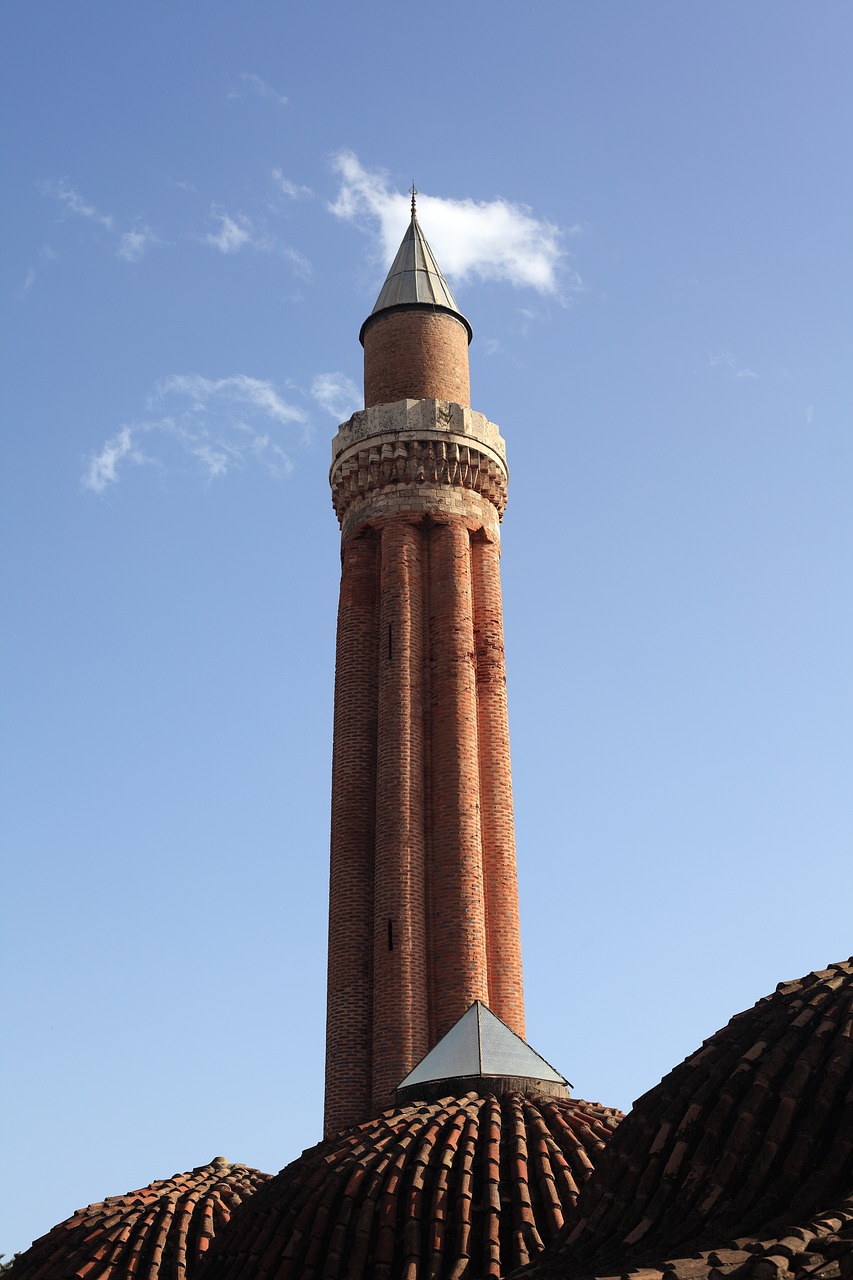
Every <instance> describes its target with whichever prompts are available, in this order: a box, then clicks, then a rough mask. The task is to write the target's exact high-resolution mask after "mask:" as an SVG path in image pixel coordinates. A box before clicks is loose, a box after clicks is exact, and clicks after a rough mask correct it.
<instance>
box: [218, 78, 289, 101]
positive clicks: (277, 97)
mask: <svg viewBox="0 0 853 1280" xmlns="http://www.w3.org/2000/svg"><path fill="white" fill-rule="evenodd" d="M240 82H241V84H243V85H245V87H246V88H247V89H248V90H249V92H250V93H255V94H257V95H258V97H259V98H263V99H264V100H265V101H266V102H274V103H275V104H276V106H278V107H286V106H287V104H288V101H289V99H288V98H286V97H285V96H284V94H283V93H279V92H278V90H277V89H274V88H273V87H272V85H270V84H267V82H266V80H262V79H261V77H260V76H257V75H255V73H254V72H253V71H243V72H241V74H240ZM242 96H243V94H242V93H240V91H239V90H238V89H232V90H231V91H230V92H229V94H228V97H229V98H242Z"/></svg>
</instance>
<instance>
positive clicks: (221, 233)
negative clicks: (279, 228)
mask: <svg viewBox="0 0 853 1280" xmlns="http://www.w3.org/2000/svg"><path fill="white" fill-rule="evenodd" d="M210 216H211V217H212V218H216V219H217V220H218V222H219V229H218V230H217V231H211V232H208V233H207V235H203V236H199V237H198V238H199V239H200V240H201V242H202V244H208V245H210V246H211V248H213V249H218V250H219V252H220V253H238V252H239V251H240V249H243V248H249V249H253V250H254V251H255V252H256V253H273V254H277V255H278V256H279V257H281V258H283V259H284V260H285V261H286V262H289V263H290V265H291V267H292V269H293V271H294V272H295V274H296V275H298V276H302V277H303V278H304V277H307V276H309V275H310V274H311V270H312V267H311V263H310V261H309V260H308V258H306V257H305V254H304V253H300V252H299V250H298V249H294V248H293V246H292V245H289V244H285V243H284V242H283V241H281V240H279V239H277V238H276V237H275V236H274V235H270V234H269V232H267V231H266V230H265V229H264V228H263V227H259V226H257V225H256V223H254V222H253V221H252V219H251V218H249V217H247V216H246V214H245V213H237V214H235V215H234V217H233V218H232V217H231V215H230V214H227V213H219V212H218V211H217V210H215V209H212V210H211V212H210Z"/></svg>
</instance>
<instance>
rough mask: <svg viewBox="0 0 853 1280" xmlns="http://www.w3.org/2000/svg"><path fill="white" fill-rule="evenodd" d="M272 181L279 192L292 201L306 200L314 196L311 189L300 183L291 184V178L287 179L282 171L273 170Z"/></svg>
mask: <svg viewBox="0 0 853 1280" xmlns="http://www.w3.org/2000/svg"><path fill="white" fill-rule="evenodd" d="M272 179H273V182H274V183H275V185H276V186H277V187H278V189H279V191H281V192H282V194H283V195H286V196H288V198H289V199H291V200H304V199H306V198H307V197H308V196H313V194H314V192H313V191H312V190H311V188H310V187H305V186H302V185H301V184H300V183H298V182H291V181H290V179H289V178H285V176H284V174H283V173H282V171H281V169H273V170H272Z"/></svg>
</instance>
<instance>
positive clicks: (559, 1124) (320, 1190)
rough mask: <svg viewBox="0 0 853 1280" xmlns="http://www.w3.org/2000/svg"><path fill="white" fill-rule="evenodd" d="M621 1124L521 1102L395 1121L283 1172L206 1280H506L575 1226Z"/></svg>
mask: <svg viewBox="0 0 853 1280" xmlns="http://www.w3.org/2000/svg"><path fill="white" fill-rule="evenodd" d="M619 1119H620V1113H619V1112H618V1111H612V1110H609V1109H607V1108H605V1107H601V1106H599V1105H598V1104H597V1103H589V1102H580V1101H575V1100H573V1099H570V1098H565V1099H564V1098H560V1099H555V1098H538V1099H537V1098H532V1097H528V1096H526V1095H525V1094H522V1093H506V1094H504V1095H503V1096H502V1097H500V1098H495V1097H494V1096H492V1095H487V1096H486V1097H478V1096H477V1095H476V1094H475V1093H470V1094H467V1095H466V1096H465V1097H462V1098H443V1099H441V1100H440V1101H439V1102H434V1103H413V1104H411V1105H410V1106H406V1107H401V1108H399V1109H398V1110H395V1111H388V1112H385V1114H384V1115H382V1116H380V1117H379V1118H378V1119H377V1120H373V1121H370V1122H369V1123H367V1124H364V1125H360V1126H358V1127H356V1128H353V1129H348V1130H346V1131H345V1132H344V1133H342V1134H340V1135H338V1136H337V1137H336V1138H333V1139H331V1140H330V1141H328V1142H323V1143H320V1144H319V1145H318V1146H316V1147H313V1148H311V1149H310V1150H309V1151H306V1152H304V1153H303V1155H302V1156H301V1157H300V1158H299V1159H298V1160H295V1161H294V1162H293V1163H292V1164H290V1165H288V1166H287V1167H286V1168H285V1169H282V1171H281V1173H279V1174H278V1175H277V1177H275V1178H274V1179H272V1181H271V1182H269V1183H267V1185H266V1186H265V1187H263V1188H262V1189H261V1191H259V1192H258V1194H257V1195H256V1196H255V1197H254V1198H253V1199H252V1201H251V1202H250V1203H249V1204H247V1205H245V1206H244V1207H243V1209H241V1211H240V1213H239V1214H238V1215H237V1216H236V1217H235V1219H234V1222H233V1223H232V1225H231V1227H230V1228H229V1230H228V1232H227V1233H226V1234H225V1235H224V1236H223V1237H222V1238H221V1239H220V1240H218V1241H217V1244H216V1246H215V1247H214V1249H213V1250H212V1251H211V1254H210V1258H209V1261H208V1263H207V1265H206V1267H205V1272H204V1275H205V1280H265V1277H270V1278H272V1277H275V1280H288V1278H289V1277H290V1278H292V1280H296V1277H298V1278H299V1280H311V1278H312V1277H316V1278H317V1280H319V1278H320V1277H322V1278H323V1280H334V1277H347V1278H348V1280H360V1277H365V1280H367V1278H368V1277H369V1278H370V1280H397V1277H400V1278H401V1280H402V1278H404V1277H405V1280H427V1278H428V1280H444V1278H450V1277H463V1276H464V1277H466V1278H467V1280H476V1277H480V1276H500V1275H504V1274H505V1273H506V1272H507V1271H509V1270H510V1269H511V1268H512V1267H516V1266H519V1265H521V1264H522V1263H525V1262H527V1261H529V1260H530V1259H531V1258H535V1257H537V1256H538V1254H539V1253H541V1251H542V1249H543V1247H544V1245H545V1244H546V1243H547V1241H548V1240H550V1239H551V1238H552V1237H553V1236H554V1235H555V1234H556V1233H557V1232H558V1231H560V1230H561V1228H562V1227H563V1226H564V1224H565V1223H566V1221H567V1220H568V1219H569V1218H570V1215H571V1213H572V1211H573V1209H574V1205H575V1202H576V1200H577V1195H578V1189H579V1187H580V1186H581V1185H582V1184H583V1182H585V1180H586V1178H587V1177H588V1176H589V1173H590V1171H591V1169H592V1167H593V1163H594V1161H595V1160H596V1159H597V1157H598V1154H599V1152H600V1151H601V1149H602V1148H603V1147H604V1145H605V1143H606V1142H607V1141H608V1139H609V1137H610V1133H611V1131H612V1130H613V1128H614V1127H615V1126H616V1124H617V1123H618V1121H619Z"/></svg>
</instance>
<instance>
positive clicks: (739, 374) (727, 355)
mask: <svg viewBox="0 0 853 1280" xmlns="http://www.w3.org/2000/svg"><path fill="white" fill-rule="evenodd" d="M699 367H700V368H702V367H704V368H706V369H719V370H720V371H721V372H722V373H726V374H728V375H729V377H731V378H757V377H758V374H757V373H755V372H754V370H752V369H747V368H742V367H739V363H738V361H737V360H735V358H734V356H733V355H732V353H731V351H717V352H713V353H712V352H709V353H708V360H707V363H706V364H705V365H704V366H701V365H700V366H699ZM697 372H698V370H697Z"/></svg>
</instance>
